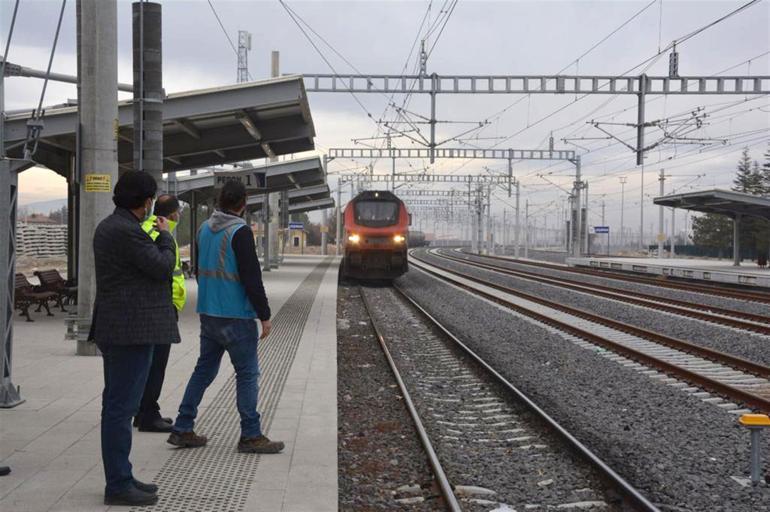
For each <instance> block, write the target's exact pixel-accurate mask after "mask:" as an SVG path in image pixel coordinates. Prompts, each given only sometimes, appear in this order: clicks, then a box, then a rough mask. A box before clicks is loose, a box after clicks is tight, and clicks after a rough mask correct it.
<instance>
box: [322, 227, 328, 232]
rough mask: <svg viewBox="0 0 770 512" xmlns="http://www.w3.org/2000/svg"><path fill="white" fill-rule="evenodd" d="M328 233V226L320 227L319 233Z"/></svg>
mask: <svg viewBox="0 0 770 512" xmlns="http://www.w3.org/2000/svg"><path fill="white" fill-rule="evenodd" d="M328 232H329V226H321V233H328Z"/></svg>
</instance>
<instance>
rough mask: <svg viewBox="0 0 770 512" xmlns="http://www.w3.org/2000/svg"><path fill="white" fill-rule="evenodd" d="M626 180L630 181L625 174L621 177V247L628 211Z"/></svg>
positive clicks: (621, 245)
mask: <svg viewBox="0 0 770 512" xmlns="http://www.w3.org/2000/svg"><path fill="white" fill-rule="evenodd" d="M626 181H628V178H626V177H625V176H621V177H620V247H621V248H622V247H623V242H624V239H623V237H624V235H623V230H624V229H625V225H624V223H623V215H624V214H625V213H626V206H625V192H626Z"/></svg>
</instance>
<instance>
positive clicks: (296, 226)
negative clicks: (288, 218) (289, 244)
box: [289, 222, 305, 229]
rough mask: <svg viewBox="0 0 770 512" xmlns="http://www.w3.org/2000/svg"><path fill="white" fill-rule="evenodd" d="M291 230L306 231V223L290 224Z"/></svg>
mask: <svg viewBox="0 0 770 512" xmlns="http://www.w3.org/2000/svg"><path fill="white" fill-rule="evenodd" d="M289 229H305V223H304V222H289Z"/></svg>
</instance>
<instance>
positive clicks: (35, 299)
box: [13, 274, 57, 322]
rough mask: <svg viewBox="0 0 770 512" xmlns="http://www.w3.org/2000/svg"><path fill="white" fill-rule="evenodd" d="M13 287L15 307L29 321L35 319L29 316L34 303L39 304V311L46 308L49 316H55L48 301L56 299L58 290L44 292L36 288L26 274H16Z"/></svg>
mask: <svg viewBox="0 0 770 512" xmlns="http://www.w3.org/2000/svg"><path fill="white" fill-rule="evenodd" d="M13 288H14V296H13V307H14V309H18V310H20V311H21V316H24V317H26V318H27V322H33V321H34V320H32V318H31V317H30V316H29V308H30V306H34V305H37V311H38V312H39V311H40V310H41V309H42V308H45V310H46V312H47V313H48V316H53V313H51V310H50V309H49V307H48V302H49V301H55V300H56V298H57V294H56V292H44V291H40V290H38V289H36V288H35V286H33V285H32V283H30V282H29V280H28V279H27V277H26V276H25V275H24V274H16V277H15V280H14V286H13Z"/></svg>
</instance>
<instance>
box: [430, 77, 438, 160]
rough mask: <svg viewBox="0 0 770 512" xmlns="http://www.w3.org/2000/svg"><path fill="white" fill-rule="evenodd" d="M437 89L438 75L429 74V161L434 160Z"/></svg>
mask: <svg viewBox="0 0 770 512" xmlns="http://www.w3.org/2000/svg"><path fill="white" fill-rule="evenodd" d="M437 89H438V75H437V74H436V73H433V74H432V75H431V76H430V145H429V147H430V163H434V162H435V161H436V154H435V152H436V90H437Z"/></svg>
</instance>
